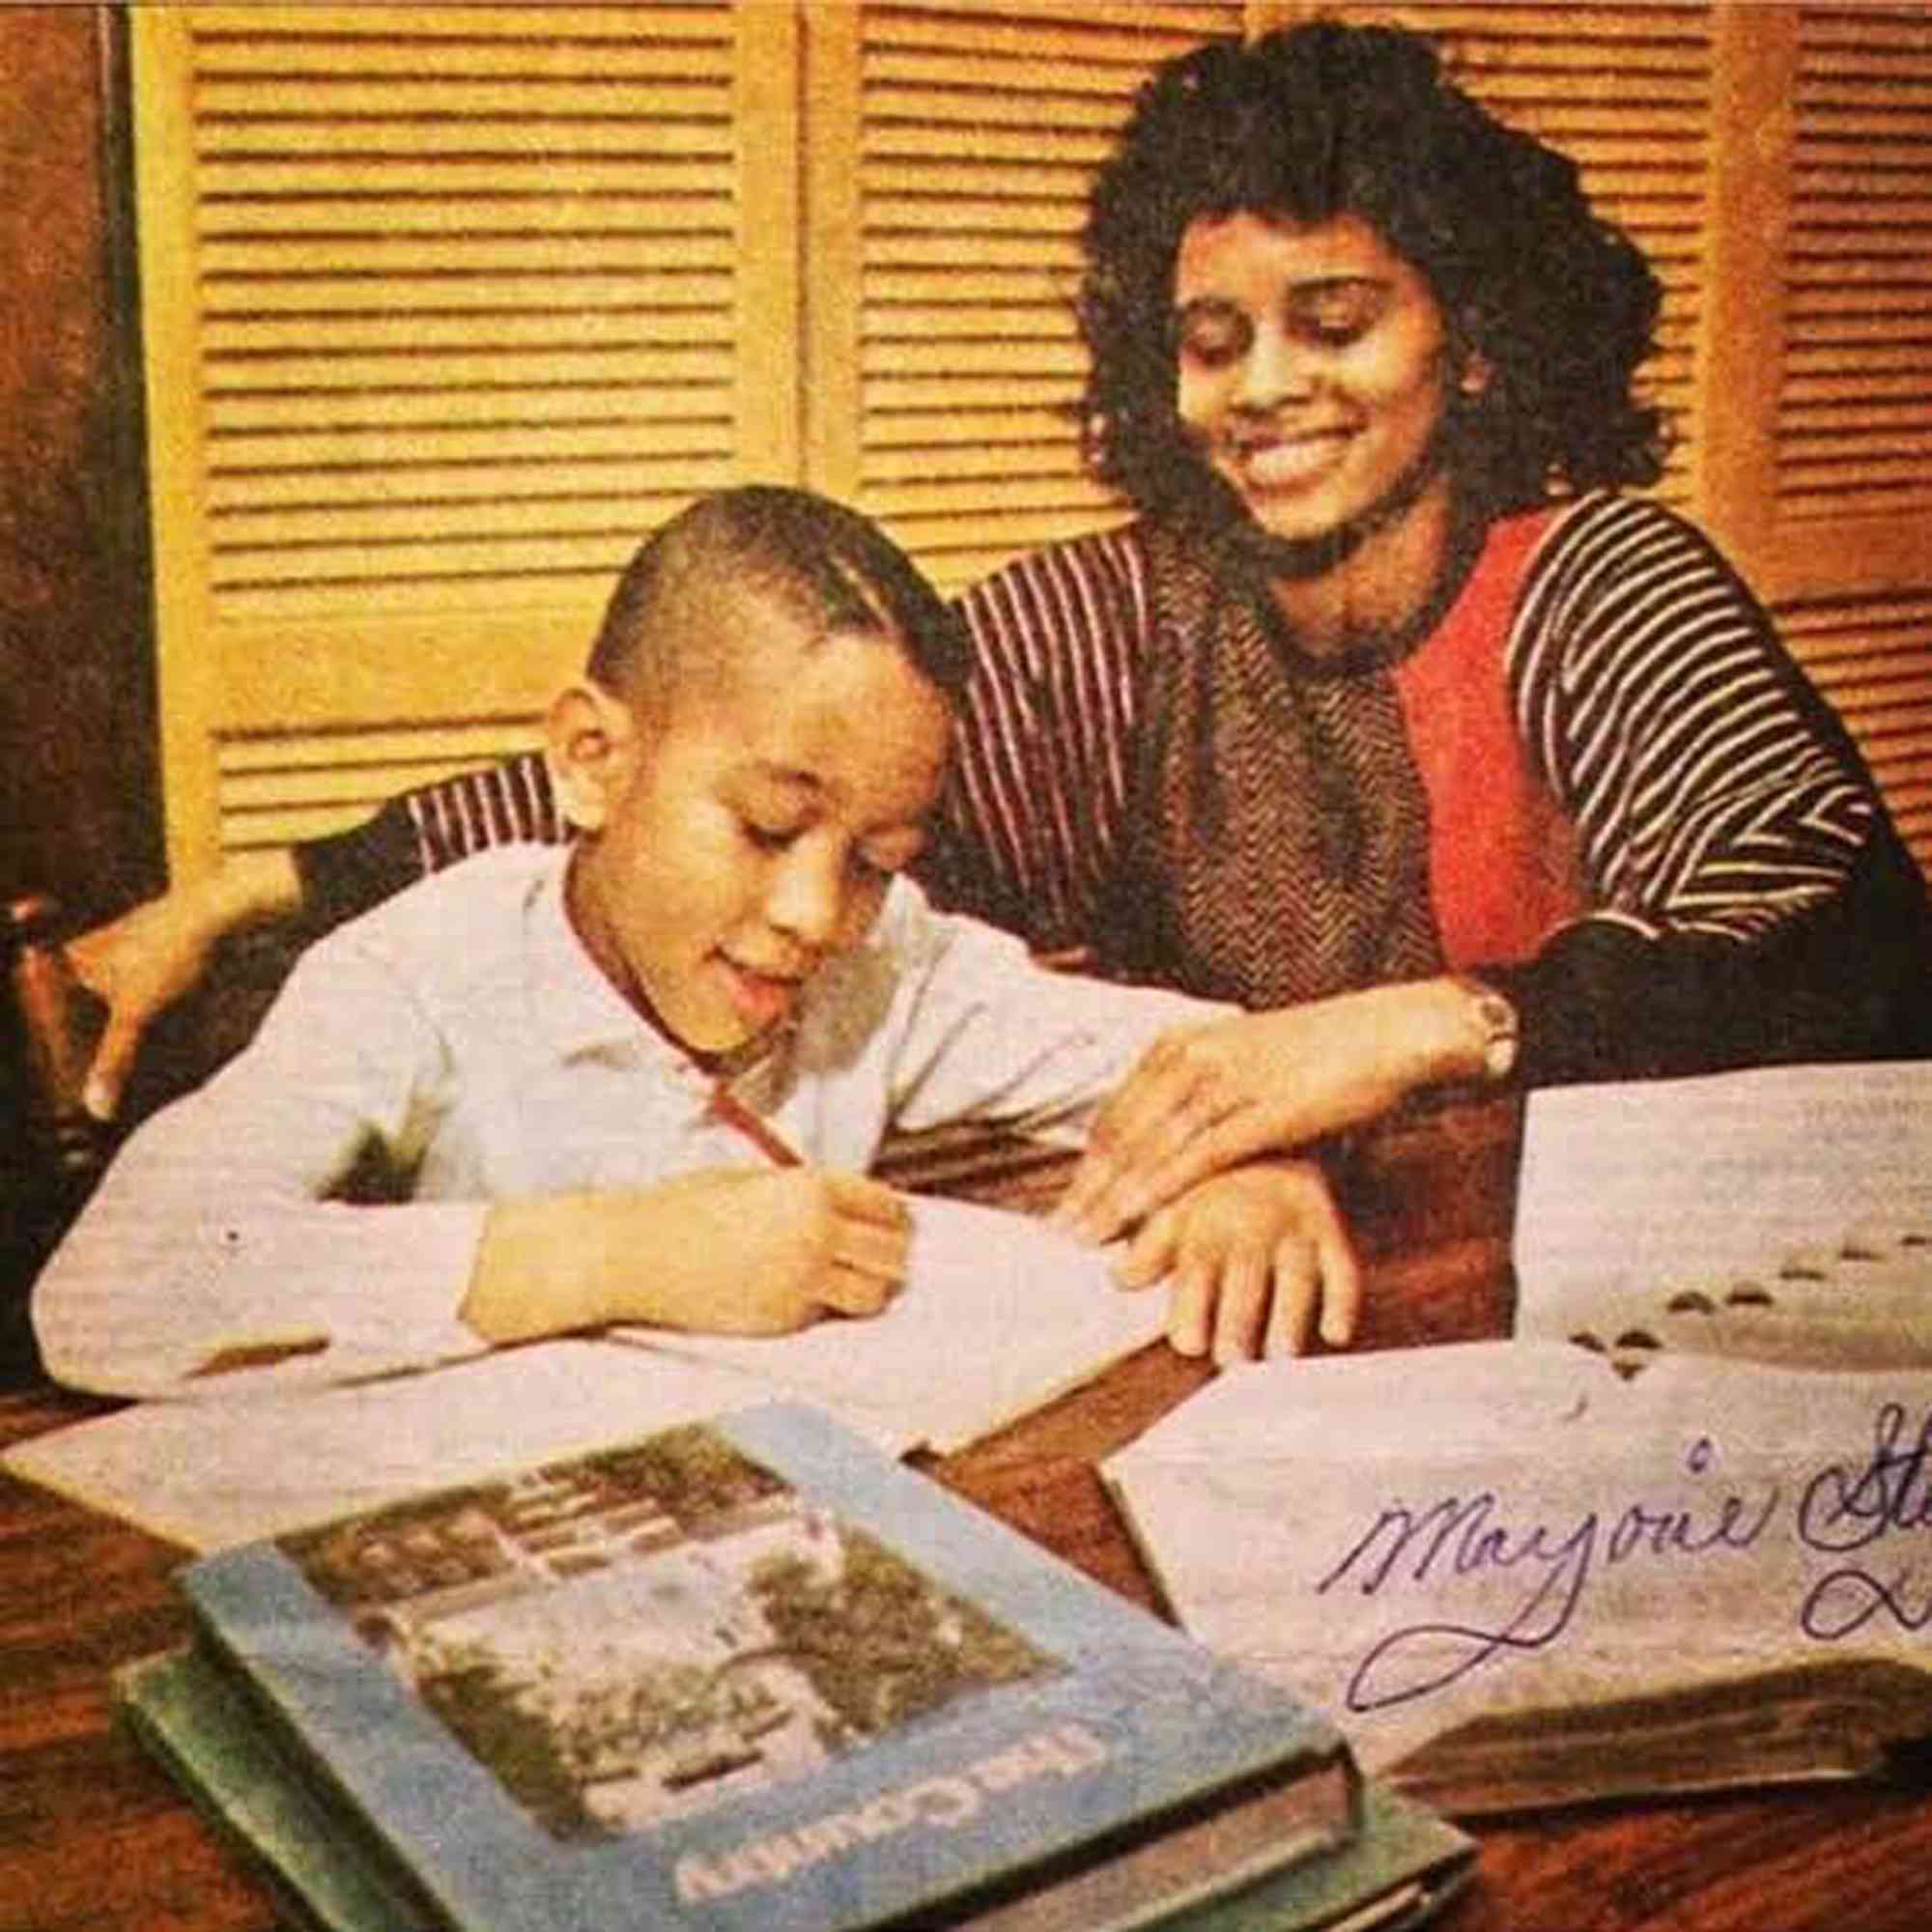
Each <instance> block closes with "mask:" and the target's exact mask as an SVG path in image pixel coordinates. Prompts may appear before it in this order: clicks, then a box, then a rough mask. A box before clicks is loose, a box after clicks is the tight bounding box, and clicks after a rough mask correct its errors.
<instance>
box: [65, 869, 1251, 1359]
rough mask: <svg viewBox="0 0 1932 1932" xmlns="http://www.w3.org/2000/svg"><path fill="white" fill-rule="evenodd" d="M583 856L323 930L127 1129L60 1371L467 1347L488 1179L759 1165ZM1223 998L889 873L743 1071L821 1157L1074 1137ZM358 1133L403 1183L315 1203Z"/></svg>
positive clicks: (87, 1228)
mask: <svg viewBox="0 0 1932 1932" xmlns="http://www.w3.org/2000/svg"><path fill="white" fill-rule="evenodd" d="M567 864H568V852H567V850H562V849H558V848H554V847H537V846H510V847H504V848H501V849H499V850H497V851H494V852H490V853H486V854H483V855H480V856H479V857H477V858H474V859H471V860H469V861H466V862H465V863H463V864H462V865H460V866H457V867H451V868H450V869H449V870H448V871H446V872H442V873H440V874H437V875H436V876H434V877H432V878H430V879H427V880H425V881H424V882H423V883H422V884H421V885H419V886H417V887H414V888H412V890H411V891H409V892H407V893H405V894H402V895H399V896H398V897H396V898H395V899H392V900H390V901H388V902H387V903H386V904H384V905H383V906H381V907H379V908H377V910H376V911H374V912H372V913H371V914H369V915H367V916H366V917H365V918H363V919H361V920H358V921H355V922H354V923H352V924H350V925H348V926H345V927H343V928H342V929H341V930H340V931H338V932H336V933H334V934H332V935H330V936H329V937H328V938H327V939H325V940H323V941H320V942H319V943H318V944H317V945H316V946H315V947H313V948H312V949H311V950H310V952H308V953H307V954H306V955H304V957H303V959H302V960H301V961H300V962H299V963H298V966H297V969H296V971H295V973H294V975H292V977H291V979H290V982H289V985H288V988H287V989H286V991H285V992H284V994H283V996H282V998H281V999H280V1000H279V1001H278V1002H277V1004H276V1006H275V1008H274V1009H273V1010H272V1011H271V1013H270V1016H269V1018H268V1020H267V1021H266V1022H265V1023H264V1025H263V1028H262V1030H261V1032H260V1034H259V1035H258V1037H257V1038H256V1040H255V1041H254V1042H253V1043H252V1044H251V1046H250V1047H249V1048H248V1050H247V1051H246V1052H244V1053H243V1054H242V1055H241V1057H240V1058H239V1059H238V1060H237V1061H235V1062H234V1063H232V1064H231V1065H229V1066H228V1067H227V1068H224V1069H223V1071H222V1072H221V1073H219V1074H218V1075H216V1077H215V1078H214V1079H213V1081H211V1082H210V1083H209V1085H208V1086H207V1087H205V1088H204V1089H202V1090H201V1091H200V1092H199V1093H197V1094H193V1095H190V1096H189V1097H188V1098H187V1099H185V1100H184V1101H182V1102H180V1103H178V1104H177V1105H176V1106H174V1107H171V1108H168V1109H166V1110H164V1111H163V1112H162V1113H160V1114H158V1115H156V1117H155V1118H154V1119H153V1120H151V1121H150V1122H147V1123H146V1124H144V1125H143V1126H142V1127H141V1128H140V1129H139V1130H138V1131H137V1132H136V1133H135V1134H134V1135H133V1136H132V1137H130V1139H129V1141H128V1145H127V1146H126V1148H124V1150H123V1151H122V1152H121V1154H120V1155H119V1157H118V1158H117V1159H116V1161H115V1162H114V1164H113V1166H112V1167H111V1169H110V1171H109V1173H108V1175H107V1177H106V1179H104V1180H103V1182H102V1183H101V1186H100V1188H99V1190H98V1192H97V1194H96V1196H95V1198H94V1200H93V1201H92V1202H91V1203H90V1205H89V1207H88V1208H87V1210H86V1212H85V1213H84V1214H83V1215H82V1217H81V1219H80V1221H79V1222H78V1223H77V1224H76V1226H75V1228H74V1229H73V1231H72V1232H71V1235H70V1236H69V1237H68V1239H67V1241H66V1242H65V1243H64V1244H63V1245H62V1247H61V1248H60V1250H58V1251H57V1253H56V1254H55V1256H54V1258H53V1260H52V1261H51V1262H50V1263H49V1264H48V1267H47V1268H46V1270H45V1271H44V1272H43V1276H42V1279H41V1282H40V1284H39V1285H38V1286H37V1289H36V1293H35V1321H36V1327H37V1330H38V1333H39V1335H40V1339H41V1344H42V1349H43V1354H44V1356H45V1358H46V1362H47V1366H48V1368H49V1371H50V1372H51V1373H52V1374H54V1375H55V1376H56V1377H57V1378H60V1379H62V1380H65V1381H70V1382H73V1383H75V1384H78V1385H81V1386H86V1387H93V1388H99V1389H104V1390H108V1391H111V1392H114V1393H125V1394H134V1395H155V1394H193V1393H210V1394H214V1393H222V1392H224V1391H225V1390H227V1389H231V1388H233V1387H235V1386H236V1382H237V1378H234V1377H232V1376H231V1377H218V1376H217V1377H206V1376H204V1377H201V1378H196V1377H195V1375H194V1371H195V1370H196V1369H197V1368H200V1367H202V1366H203V1365H204V1364H205V1363H207V1362H208V1361H209V1360H210V1358H211V1357H213V1356H217V1355H219V1354H221V1353H222V1352H223V1351H232V1350H267V1349H277V1348H283V1349H286V1348H289V1347H292V1346H297V1345H301V1344H304V1343H306V1344H309V1345H310V1352H307V1353H303V1354H299V1355H295V1356H293V1357H291V1358H290V1359H288V1360H286V1361H284V1362H282V1363H281V1364H280V1365H278V1366H277V1367H274V1368H272V1369H270V1370H266V1371H264V1370H251V1371H250V1372H249V1374H248V1375H247V1377H246V1378H244V1379H245V1380H246V1382H247V1383H248V1384H250V1385H261V1386H270V1385H279V1384H281V1383H284V1382H297V1381H300V1382H313V1381H334V1380H342V1379H346V1378H351V1377H355V1376H365V1375H371V1374H382V1373H387V1372H389V1371H392V1370H397V1369H407V1368H414V1367H421V1366H424V1365H427V1364H429V1363H433V1362H437V1361H441V1360H448V1359H454V1358H457V1357H460V1356H463V1355H468V1354H474V1353H477V1352H480V1351H481V1350H482V1349H483V1347H484V1346H485V1345H484V1344H483V1343H482V1342H481V1341H480V1339H479V1338H478V1337H477V1336H476V1335H475V1334H474V1333H473V1332H472V1331H471V1330H470V1329H469V1327H468V1326H467V1325H466V1324H464V1323H463V1322H462V1321H460V1320H459V1319H458V1316H457V1312H456V1311H457V1309H458V1308H459V1307H460V1305H461V1303H462V1301H463V1299H464V1296H465V1294H466V1293H467V1292H468V1288H469V1278H470V1273H471V1269H472V1266H473V1264H474V1260H475V1253H476V1245H477V1242H478V1240H479V1238H480V1236H481V1232H482V1225H483V1219H484V1214H485V1211H486V1204H487V1203H488V1202H489V1201H491V1200H493V1199H504V1198H513V1197H517V1196H527V1195H532V1194H547V1193H556V1192H562V1191H569V1190H578V1189H585V1188H621V1187H637V1186H645V1185H649V1184H650V1183H652V1182H654V1181H657V1180H661V1179H666V1178H668V1177H669V1176H671V1175H675V1174H684V1173H690V1172H693V1171H695V1170H697V1169H700V1168H704V1167H710V1166H727V1165H728V1166H744V1165H747V1164H750V1163H756V1162H759V1161H761V1160H762V1159H764V1158H765V1156H764V1155H763V1154H761V1153H760V1152H759V1151H758V1150H757V1149H755V1148H754V1147H753V1145H752V1144H751V1143H750V1142H749V1141H748V1139H747V1138H746V1136H745V1135H744V1133H743V1132H742V1131H741V1130H740V1129H739V1128H737V1127H735V1126H733V1125H732V1124H730V1122H728V1121H726V1120H724V1119H721V1118H720V1117H719V1115H718V1114H717V1113H716V1111H715V1110H714V1109H713V1107H712V1104H711V1102H712V1094H713V1081H712V1078H711V1076H710V1075H709V1074H708V1073H707V1072H705V1071H704V1069H702V1068H701V1067H700V1066H698V1065H696V1064H695V1063H694V1062H693V1061H691V1060H690V1059H689V1058H688V1057H687V1056H686V1055H685V1054H684V1053H683V1052H682V1051H681V1050H680V1049H679V1048H678V1047H676V1046H675V1045H674V1044H673V1043H672V1042H671V1041H670V1040H668V1038H666V1037H664V1036H663V1035H662V1034H661V1033H659V1032H658V1031H657V1030H656V1029H654V1028H653V1027H651V1026H650V1025H649V1024H648V1023H646V1022H645V1021H644V1020H642V1019H641V1018H639V1015H638V1014H637V1013H636V1012H635V1011H634V1010H633V1009H631V1008H630V1007H629V1006H628V1005H627V1004H626V1003H625V1002H624V1000H623V999H622V998H621V997H620V996H619V995H618V994H617V992H616V991H615V989H614V988H613V987H612V986H611V984H610V982H609V981H608V980H606V979H605V978H604V977H603V975H602V974H601V973H600V972H599V971H598V969H597V968H596V967H595V966H594V965H593V964H592V962H591V960H590V958H589V956H588V954H587V953H586V952H584V950H583V948H582V945H581V943H580V942H579V941H578V939H577V937H576V935H575V933H574V932H573V931H572V929H571V927H570V923H569V921H568V918H567V915H566V913H565V911H564V904H563V892H562V881H563V875H564V868H565V867H566V865H567ZM1213 1010H1217V1009H1210V1008H1205V1007H1203V1006H1202V1005H1200V1004H1199V1003H1196V1002H1192V1001H1188V1000H1185V999H1183V998H1181V997H1180V996H1179V995H1175V994H1171V993H1162V992H1151V991H1145V990H1141V989H1132V988H1125V987H1117V986H1109V985H1104V984H1100V983H1098V982H1094V981H1089V980H1075V979H1071V978H1068V977H1067V976H1065V975H1059V974H1052V973H1047V972H1044V971H1042V970H1040V969H1038V968H1037V967H1034V966H1033V965H1031V963H1030V962H1029V961H1028V960H1027V957H1026V954H1025V952H1024V949H1023V948H1022V947H1021V946H1020V945H1019V944H1018V942H1016V941H1014V940H1012V939H1011V938H1009V936H1008V935H1006V934H1003V933H999V932H996V931H994V930H993V929H992V928H990V927H986V926H983V925H980V924H978V923H974V922H970V921H964V920H958V919H954V918H951V917H947V916H945V915H941V914H937V913H935V912H933V911H932V910H931V908H930V907H929V906H928V905H927V904H926V902H925V900H924V898H923V895H922V894H921V893H920V892H919V890H918V888H917V887H916V886H914V885H912V884H911V883H910V882H909V881H904V880H900V881H897V882H895V885H894V888H893V891H892V893H891V894H890V895H889V896H888V899H887V903H886V906H885V908H884V910H883V912H882V913H881V916H880V919H879V921H878V923H877V924H876V925H875V927H874V929H873V931H872V932H871V934H870V935H868V937H867V940H866V942H865V943H864V944H863V945H862V946H861V947H860V948H859V949H857V950H856V951H855V952H852V953H850V954H847V955H844V956H843V957H841V958H839V959H837V960H835V961H833V962H831V963H830V964H828V965H827V966H826V967H825V968H824V969H823V970H822V971H821V972H820V973H819V974H818V975H817V976H815V977H814V979H813V980H812V981H811V983H810V985H809V986H808V987H807V989H806V991H805V993H804V995H803V997H802V999H801V1001H800V1005H799V1009H798V1012H797V1014H796V1015H795V1022H794V1023H793V1024H792V1025H790V1026H788V1027H787V1029H786V1030H785V1031H784V1033H783V1034H782V1035H781V1037H779V1038H778V1039H777V1040H776V1041H775V1042H774V1049H773V1051H772V1053H771V1054H769V1055H768V1056H767V1057H766V1058H765V1059H764V1060H762V1061H760V1062H759V1063H757V1064H756V1065H753V1067H751V1068H750V1069H748V1070H747V1071H746V1072H744V1073H742V1074H741V1075H740V1076H739V1077H738V1078H737V1080H736V1081H735V1082H734V1083H733V1088H734V1092H735V1093H737V1094H739V1095H740V1096H741V1097H742V1098H743V1099H745V1100H746V1101H747V1102H748V1104H750V1105H751V1106H752V1107H753V1110H754V1111H756V1112H757V1113H758V1114H760V1115H761V1116H762V1117H764V1118H765V1119H766V1120H767V1121H768V1122H770V1123H771V1125H772V1126H773V1128H774V1129H775V1131H776V1132H777V1133H778V1135H779V1136H780V1137H781V1139H782V1140H783V1141H785V1142H786V1143H787V1144H788V1145H789V1146H790V1147H792V1148H793V1149H795V1150H796V1151H798V1152H799V1153H800V1154H801V1155H802V1156H803V1157H805V1158H806V1159H808V1160H810V1161H811V1162H813V1163H814V1164H817V1165H823V1166H828V1167H842V1168H846V1169H851V1170H855V1171H863V1170H864V1169H865V1168H866V1167H867V1166H868V1165H869V1163H870V1161H871V1159H872V1158H873V1156H874V1154H875V1153H876V1151H877V1150H878V1147H879V1144H880V1141H881V1140H882V1138H883V1137H884V1134H885V1132H886V1129H887V1127H888V1125H889V1124H892V1123H894V1122H896V1123H898V1124H900V1125H903V1126H905V1127H907V1128H918V1127H922V1126H927V1125H933V1124H937V1123H938V1122H943V1121H949V1120H959V1119H965V1118H973V1117H977V1118H983V1119H997V1120H1001V1121H1008V1122H1016V1123H1019V1124H1022V1125H1025V1126H1027V1127H1029V1128H1031V1129H1034V1130H1038V1131H1047V1132H1052V1131H1055V1130H1056V1129H1058V1130H1059V1131H1061V1132H1063V1133H1065V1132H1069V1131H1071V1132H1073V1133H1077V1131H1078V1128H1079V1126H1080V1124H1081V1123H1082V1122H1084V1120H1085V1118H1086V1116H1087V1114H1088V1112H1089V1111H1090V1110H1091V1108H1092V1106H1093V1105H1094V1103H1095V1102H1097V1100H1098V1099H1099V1098H1100V1097H1101V1096H1102V1095H1103V1094H1105V1093H1106V1092H1107V1091H1108V1090H1109V1089H1110V1088H1111V1086H1112V1085H1113V1084H1114V1083H1115V1082H1116V1081H1117V1080H1118V1079H1119V1078H1120V1076H1121V1075H1122V1073H1123V1072H1124V1071H1125V1070H1126V1068H1127V1067H1128V1066H1129V1065H1131V1064H1132V1063H1133V1061H1134V1060H1135V1059H1136V1058H1137V1057H1138V1055H1139V1053H1140V1052H1141V1051H1142V1049H1144V1048H1145V1046H1146V1045H1147V1044H1148V1043H1149V1042H1150V1041H1151V1038H1152V1037H1154V1035H1156V1034H1157V1033H1159V1032H1160V1031H1161V1030H1162V1029H1163V1028H1165V1027H1167V1026H1170V1025H1173V1024H1175V1023H1176V1022H1177V1021H1179V1020H1181V1019H1184V1018H1189V1017H1199V1016H1201V1015H1203V1014H1205V1013H1207V1012H1210V1011H1213ZM372 1139H374V1140H376V1141H377V1142H378V1143H380V1145H381V1146H382V1147H383V1148H384V1149H385V1150H386V1151H387V1152H388V1154H389V1155H390V1157H391V1160H392V1162H394V1163H396V1164H399V1165H400V1167H401V1168H402V1169H403V1171H404V1172H405V1173H406V1174H409V1175H411V1176H412V1195H411V1198H410V1199H409V1200H408V1201H407V1202H404V1203H400V1204H398V1205H392V1206H382V1207H369V1206H360V1205H349V1204H345V1203H342V1202H339V1201H334V1200H330V1199H328V1198H327V1197H328V1196H329V1195H330V1194H331V1193H332V1192H333V1191H334V1190H336V1189H337V1188H338V1187H339V1185H340V1184H341V1182H342V1179H343V1178H344V1176H345V1175H346V1174H347V1173H348V1171H349V1170H350V1168H351V1167H352V1165H353V1164H354V1162H355V1158H356V1156H357V1154H358V1152H359V1151H361V1150H362V1149H363V1148H364V1146H365V1145H366V1144H367V1143H368V1142H369V1141H370V1140H372Z"/></svg>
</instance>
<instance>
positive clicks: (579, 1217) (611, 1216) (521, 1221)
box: [463, 1167, 912, 1343]
mask: <svg viewBox="0 0 1932 1932" xmlns="http://www.w3.org/2000/svg"><path fill="white" fill-rule="evenodd" d="M911 1245H912V1214H911V1210H910V1209H909V1208H907V1206H906V1203H905V1198H904V1197H903V1196H902V1195H899V1194H895V1192H894V1191H893V1190H892V1189H891V1188H890V1187H887V1186H886V1185H885V1184H884V1183H883V1182H881V1181H877V1180H872V1179H867V1177H866V1176H864V1175H857V1174H842V1173H838V1172H836V1171H833V1170H829V1169H824V1168H814V1167H792V1168H781V1169H770V1168H705V1169H702V1170H700V1171H699V1172H697V1173H696V1174H685V1175H679V1176H676V1177H674V1178H673V1179H669V1180H665V1181H660V1182H659V1183H658V1184H657V1185H656V1186H655V1187H646V1188H641V1189H636V1190H629V1191H623V1192H612V1193H609V1194H567V1195H556V1196H551V1197H544V1198H539V1199H532V1200H523V1201H499V1202H497V1204H496V1205H495V1206H494V1207H493V1208H491V1210H490V1215H489V1219H488V1220H487V1222H486V1223H485V1228H484V1236H483V1244H482V1248H481V1250H480V1252H479V1253H478V1256H477V1261H476V1268H475V1272H474V1274H473V1276H472V1278H471V1281H470V1287H469V1295H468V1297H467V1298H466V1300H465V1302H464V1307H463V1316H464V1320H465V1321H468V1322H469V1325H470V1326H471V1327H472V1328H474V1329H475V1330H476V1331H477V1333H478V1334H480V1335H482V1336H483V1337H484V1338H485V1339H486V1340H488V1341H491V1342H498V1343H501V1342H520V1341H528V1340H531V1339H533V1338H535V1337H537V1336H542V1335H558V1334H567V1333H569V1332H571V1331H573V1330H575V1329H580V1328H591V1327H601V1326H603V1325H604V1324H605V1323H607V1322H611V1321H649V1322H654V1323H656V1324H658V1325H659V1326H661V1327H667V1328H691V1329H702V1330H704V1331H706V1332H708V1333H712V1334H725V1335H781V1334H786V1333H788V1332H790V1331H791V1330H792V1329H795V1328H803V1327H806V1326H807V1325H809V1324H810V1323H811V1322H813V1321H817V1320H818V1319H819V1318H820V1317H821V1316H824V1315H828V1314H831V1315H852V1316H865V1315H876V1314H878V1313H879V1311H880V1310H881V1309H882V1308H884V1307H885V1306H886V1304H887V1303H888V1302H889V1301H890V1300H891V1299H892V1298H893V1296H894V1294H895V1293H897V1291H898V1288H899V1285H900V1283H901V1282H902V1281H903V1280H904V1278H905V1269H906V1257H907V1255H908V1253H909V1252H910V1249H911Z"/></svg>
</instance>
